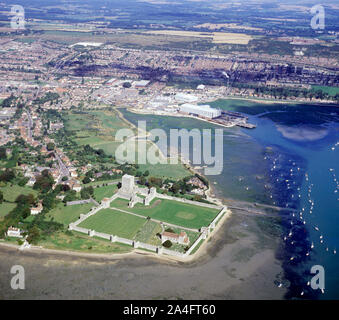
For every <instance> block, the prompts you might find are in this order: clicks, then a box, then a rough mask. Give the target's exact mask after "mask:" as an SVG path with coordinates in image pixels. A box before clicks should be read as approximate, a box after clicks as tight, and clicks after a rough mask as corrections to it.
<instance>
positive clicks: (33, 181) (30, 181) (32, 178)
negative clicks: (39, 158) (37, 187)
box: [26, 177, 36, 187]
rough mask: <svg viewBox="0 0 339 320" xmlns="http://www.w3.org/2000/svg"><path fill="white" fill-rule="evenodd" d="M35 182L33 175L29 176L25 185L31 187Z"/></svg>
mask: <svg viewBox="0 0 339 320" xmlns="http://www.w3.org/2000/svg"><path fill="white" fill-rule="evenodd" d="M35 182H36V179H35V177H31V178H30V179H29V180H28V182H27V183H26V185H27V186H30V187H33V186H34V184H35Z"/></svg>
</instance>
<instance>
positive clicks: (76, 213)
mask: <svg viewBox="0 0 339 320" xmlns="http://www.w3.org/2000/svg"><path fill="white" fill-rule="evenodd" d="M93 206H94V205H93V204H92V203H88V204H81V205H75V206H67V207H65V206H64V204H63V203H60V204H58V205H57V207H56V208H54V209H53V210H51V211H50V212H48V214H47V218H49V219H52V218H54V219H53V221H55V222H59V223H62V224H64V225H65V226H68V225H69V224H70V223H71V222H75V221H76V220H78V219H79V217H80V214H86V213H88V212H89V211H90V210H91V208H92V207H93Z"/></svg>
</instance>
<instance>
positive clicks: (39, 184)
mask: <svg viewBox="0 0 339 320" xmlns="http://www.w3.org/2000/svg"><path fill="white" fill-rule="evenodd" d="M53 184H54V179H53V178H52V177H51V176H50V174H49V172H48V170H44V171H43V172H42V173H41V176H39V177H37V178H36V181H35V183H34V186H33V189H34V190H40V191H41V192H43V193H47V192H48V191H50V190H51V189H52V186H53Z"/></svg>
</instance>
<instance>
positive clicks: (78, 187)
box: [72, 183, 82, 192]
mask: <svg viewBox="0 0 339 320" xmlns="http://www.w3.org/2000/svg"><path fill="white" fill-rule="evenodd" d="M81 189H82V187H81V185H80V184H79V183H74V184H73V188H72V190H75V191H76V192H80V191H81Z"/></svg>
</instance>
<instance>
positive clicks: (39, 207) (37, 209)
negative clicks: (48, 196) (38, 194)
mask: <svg viewBox="0 0 339 320" xmlns="http://www.w3.org/2000/svg"><path fill="white" fill-rule="evenodd" d="M43 209H44V207H43V206H42V203H41V202H39V203H38V205H37V206H36V207H33V208H31V215H34V216H35V215H37V214H39V213H41V212H42V210H43Z"/></svg>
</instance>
